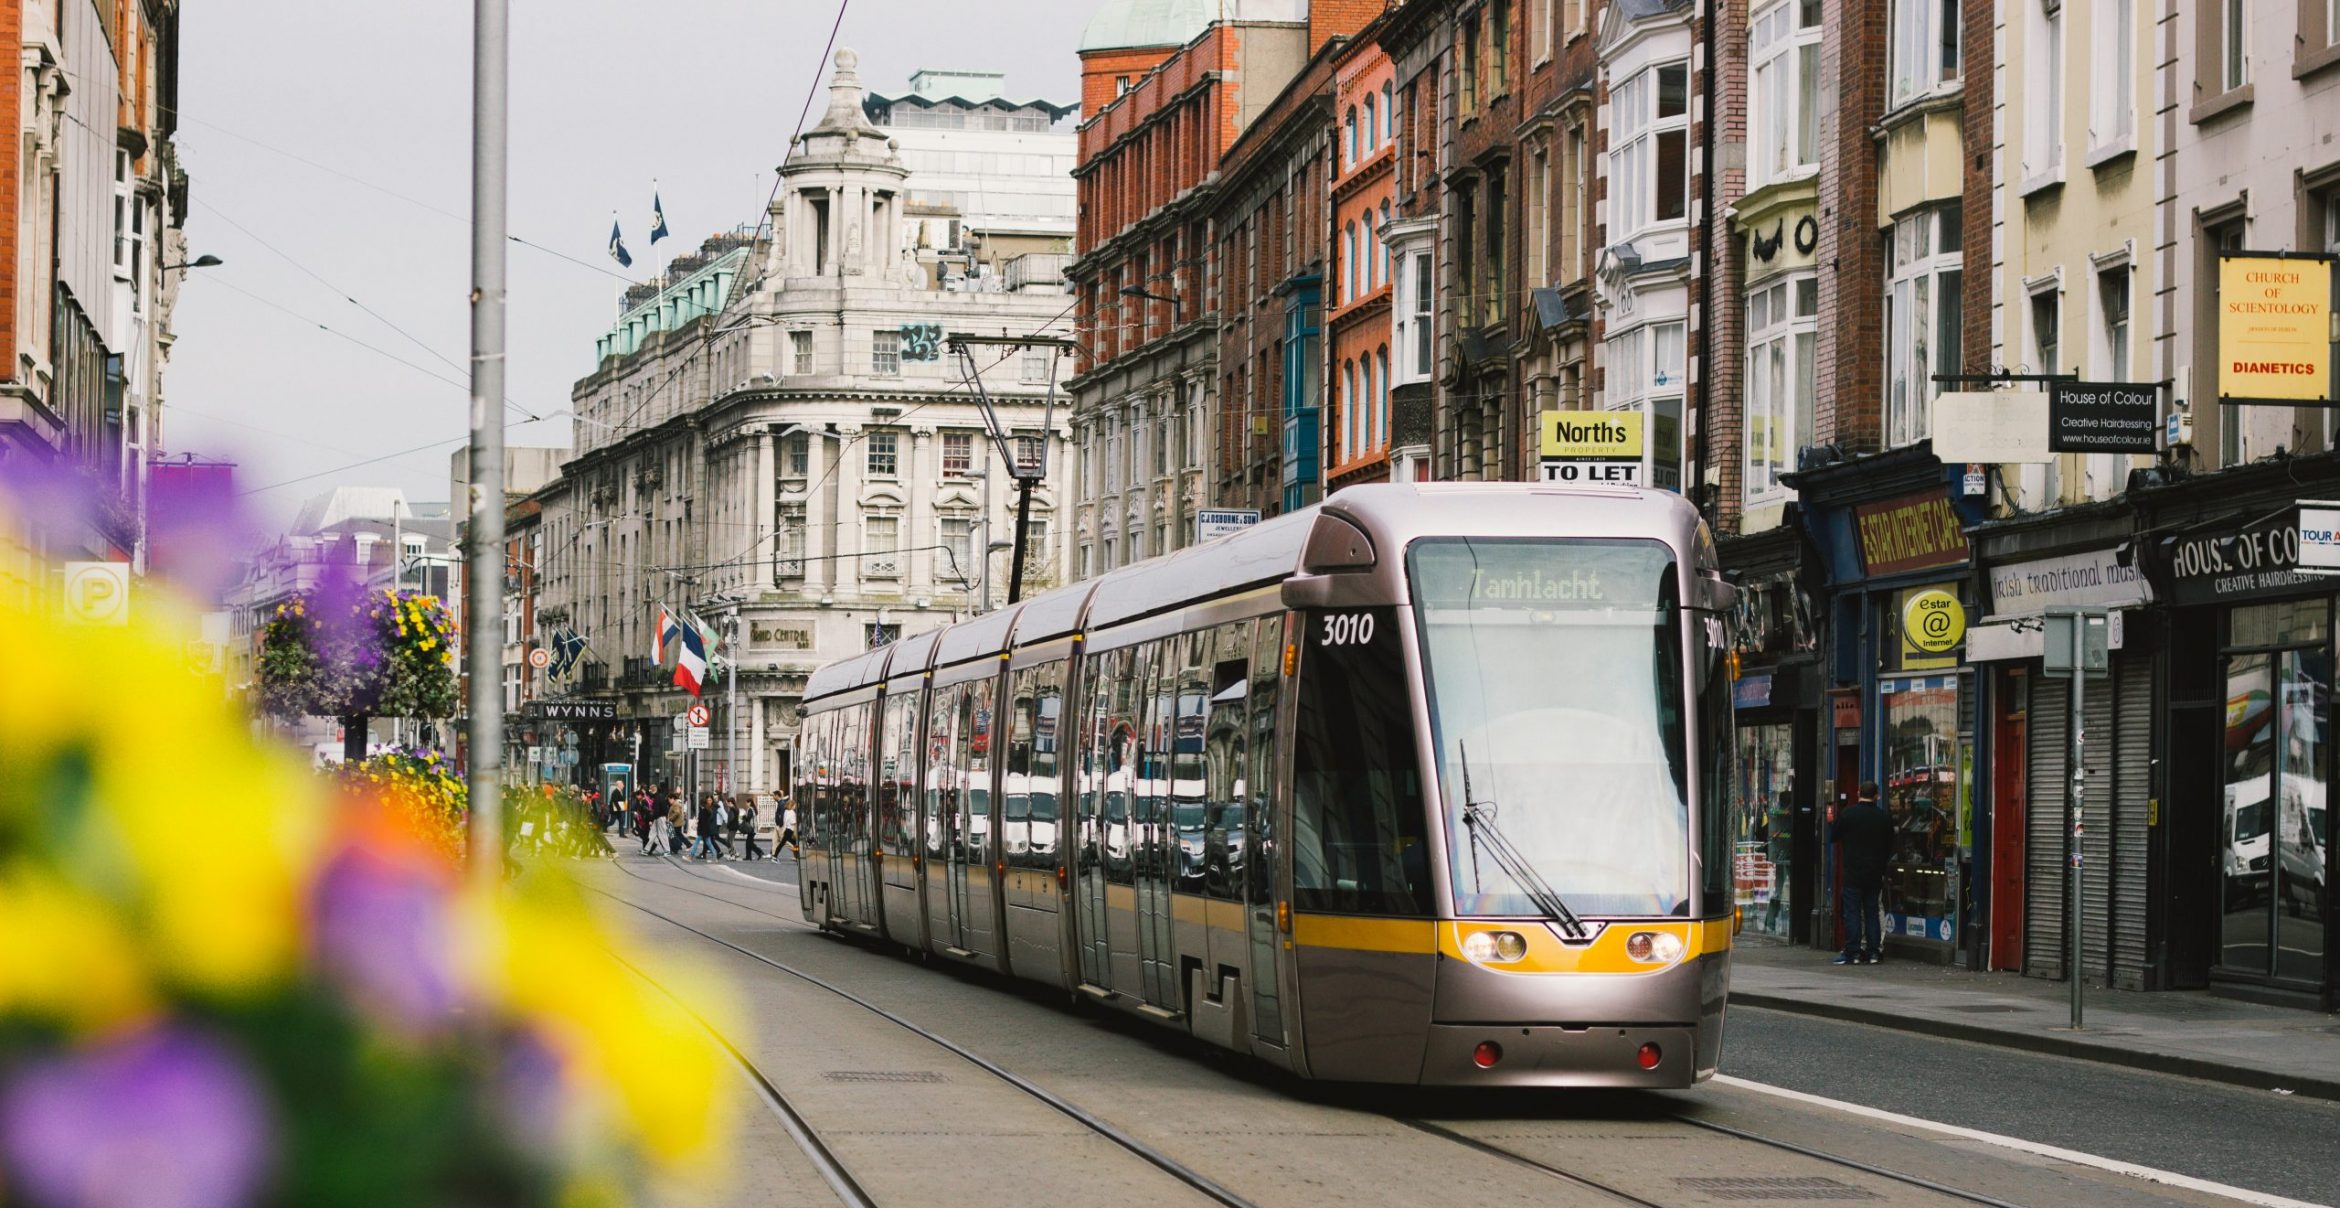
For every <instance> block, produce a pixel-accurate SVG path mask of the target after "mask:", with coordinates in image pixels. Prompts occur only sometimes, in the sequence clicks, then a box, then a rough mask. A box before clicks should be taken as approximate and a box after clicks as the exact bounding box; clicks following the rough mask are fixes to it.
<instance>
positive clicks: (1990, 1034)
mask: <svg viewBox="0 0 2340 1208" xmlns="http://www.w3.org/2000/svg"><path fill="white" fill-rule="evenodd" d="M1729 1003H1730V1005H1731V1006H1735V1007H1756V1008H1760V1009H1762V1010H1766V1011H1784V1012H1787V1013H1790V1014H1795V1015H1811V1016H1817V1017H1819V1018H1822V1019H1834V1020H1840V1021H1843V1022H1845V1023H1863V1024H1868V1025H1870V1026H1872V1027H1880V1028H1891V1029H1893V1030H1894V1031H1897V1032H1921V1033H1924V1034H1925V1035H1928V1036H1936V1037H1947V1038H1949V1039H1951V1040H1964V1041H1968V1042H1971V1043H1974V1044H1987V1045H1992V1046H1995V1047H1998V1048H2003V1049H2020V1050H2023V1051H2024V1052H2030V1053H2044V1054H2047V1055H2048V1056H2052V1057H2068V1058H2071V1059H2072V1060H2075V1061H2093V1062H2097V1063H2098V1064H2102V1065H2117V1066H2125V1067H2127V1068H2129V1069H2136V1070H2145V1071H2148V1072H2151V1073H2156V1074H2174V1075H2176V1076H2178V1077H2181V1078H2195V1079H2199V1080H2201V1081H2204V1082H2218V1083H2223V1084H2225V1085H2227V1086H2239V1087H2244V1088H2247V1089H2249V1090H2259V1091H2271V1090H2285V1091H2289V1092H2291V1093H2292V1094H2295V1095H2301V1096H2304V1097H2307V1098H2311V1099H2324V1100H2330V1101H2333V1102H2340V1080H2332V1079H2323V1078H2302V1077H2293V1076H2288V1075H2283V1074H2278V1073H2276V1072H2274V1071H2272V1070H2258V1069H2251V1068H2249V1067H2247V1066H2236V1065H2226V1064H2223V1063H2221V1062H2216V1061H2206V1060H2203V1059H2202V1058H2198V1057H2181V1056H2177V1055H2175V1054H2171V1053H2156V1052H2150V1051H2144V1050H2139V1049H2133V1048H2124V1047H2122V1046H2120V1045H2117V1044H2113V1043H2110V1042H2101V1043H2100V1042H2096V1041H2088V1040H2078V1039H2075V1038H2072V1037H2069V1036H2055V1035H2045V1034H2042V1033H2038V1032H2016V1031H2009V1030H2006V1029H2002V1028H1992V1027H1985V1026H1983V1025H1980V1024H1971V1023H1961V1022H1959V1021H1957V1020H1954V1019H1931V1018H1927V1019H1918V1018H1913V1017H1911V1016H1907V1015H1897V1014H1894V1013H1893V1012H1890V1011H1879V1010H1876V1009H1874V1008H1870V1007H1852V1006H1845V1005H1842V1004H1839V1003H1831V1002H1813V1001H1810V1000H1808V999H1802V998H1788V997H1784V996H1781V995H1775V994H1763V993H1752V994H1750V993H1747V992H1745V991H1741V990H1733V991H1731V992H1730V999H1729Z"/></svg>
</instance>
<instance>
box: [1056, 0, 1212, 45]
mask: <svg viewBox="0 0 2340 1208" xmlns="http://www.w3.org/2000/svg"><path fill="white" fill-rule="evenodd" d="M1218 3H1219V0H1105V4H1104V7H1102V8H1099V9H1098V10H1097V15H1096V16H1094V17H1091V18H1089V28H1087V29H1085V30H1083V31H1081V50H1082V51H1083V52H1084V53H1085V52H1088V51H1092V50H1128V49H1134V48H1136V47H1141V46H1184V45H1186V44H1187V43H1188V42H1191V41H1193V40H1194V36H1195V35H1196V34H1199V33H1201V32H1202V31H1203V30H1205V29H1208V28H1210V24H1211V19H1212V17H1214V16H1215V15H1216V14H1217V13H1218Z"/></svg>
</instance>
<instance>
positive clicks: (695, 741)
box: [684, 726, 713, 751]
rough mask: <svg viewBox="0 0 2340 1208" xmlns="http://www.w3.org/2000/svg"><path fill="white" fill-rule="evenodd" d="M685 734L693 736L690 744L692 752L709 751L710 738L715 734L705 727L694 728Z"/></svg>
mask: <svg viewBox="0 0 2340 1208" xmlns="http://www.w3.org/2000/svg"><path fill="white" fill-rule="evenodd" d="M684 733H686V734H689V735H690V736H691V740H690V743H689V744H688V745H689V747H690V749H691V750H694V751H704V750H707V749H708V745H709V736H710V735H711V734H712V733H713V731H711V730H709V729H708V728H707V727H705V726H692V727H691V728H690V729H689V730H686V731H684Z"/></svg>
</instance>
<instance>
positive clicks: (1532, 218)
mask: <svg viewBox="0 0 2340 1208" xmlns="http://www.w3.org/2000/svg"><path fill="white" fill-rule="evenodd" d="M1551 174H1552V161H1551V156H1550V155H1549V154H1547V153H1546V152H1545V150H1544V149H1543V148H1542V147H1538V148H1536V149H1535V151H1534V152H1533V153H1532V154H1530V155H1529V156H1528V174H1527V278H1528V281H1529V282H1530V283H1531V284H1532V283H1534V282H1538V281H1545V280H1549V277H1548V276H1547V275H1546V268H1545V263H1544V249H1545V247H1546V246H1547V243H1546V240H1547V236H1548V233H1549V232H1548V230H1547V227H1548V226H1549V222H1550V220H1549V217H1548V215H1547V211H1548V209H1549V208H1550V199H1551V195H1552V181H1551Z"/></svg>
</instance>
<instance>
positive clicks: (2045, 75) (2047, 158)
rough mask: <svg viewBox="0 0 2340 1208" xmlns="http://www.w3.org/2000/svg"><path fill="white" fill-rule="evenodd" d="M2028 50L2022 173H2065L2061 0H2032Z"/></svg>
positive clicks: (2029, 176) (2039, 176) (2032, 177)
mask: <svg viewBox="0 0 2340 1208" xmlns="http://www.w3.org/2000/svg"><path fill="white" fill-rule="evenodd" d="M2028 7H2029V8H2030V10H2031V22H2030V38H2031V53H2030V54H2028V55H2026V56H2024V77H2023V85H2024V89H2025V91H2026V93H2027V94H2028V95H2026V96H2025V97H2024V106H2023V176H2024V179H2025V180H2026V181H2045V180H2061V179H2063V176H2064V0H2031V2H2030V4H2029V6H2028Z"/></svg>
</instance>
